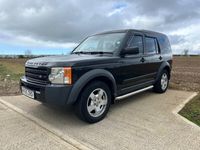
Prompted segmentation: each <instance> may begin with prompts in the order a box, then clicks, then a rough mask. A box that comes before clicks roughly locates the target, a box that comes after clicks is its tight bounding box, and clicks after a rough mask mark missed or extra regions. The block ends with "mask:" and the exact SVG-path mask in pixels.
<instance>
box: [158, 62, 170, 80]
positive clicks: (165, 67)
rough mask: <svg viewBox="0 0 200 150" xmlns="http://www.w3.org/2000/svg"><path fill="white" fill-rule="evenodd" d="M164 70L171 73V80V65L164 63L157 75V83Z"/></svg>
mask: <svg viewBox="0 0 200 150" xmlns="http://www.w3.org/2000/svg"><path fill="white" fill-rule="evenodd" d="M163 70H167V71H168V73H169V79H170V77H171V75H170V74H171V67H170V64H169V63H168V62H163V63H162V64H161V66H160V68H159V70H158V73H157V75H156V80H155V82H157V81H158V79H159V76H160V75H161V73H162V71H163Z"/></svg>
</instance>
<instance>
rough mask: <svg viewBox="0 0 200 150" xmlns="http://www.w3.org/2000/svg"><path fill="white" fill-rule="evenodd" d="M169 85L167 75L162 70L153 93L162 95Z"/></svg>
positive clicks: (165, 71)
mask: <svg viewBox="0 0 200 150" xmlns="http://www.w3.org/2000/svg"><path fill="white" fill-rule="evenodd" d="M168 85H169V73H168V71H167V70H163V71H162V73H161V75H160V77H159V79H158V81H157V82H156V83H155V84H154V91H155V92H157V93H164V92H165V91H166V90H167V88H168Z"/></svg>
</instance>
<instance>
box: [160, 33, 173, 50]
mask: <svg viewBox="0 0 200 150" xmlns="http://www.w3.org/2000/svg"><path fill="white" fill-rule="evenodd" d="M158 41H159V46H160V49H161V53H167V52H171V45H170V43H169V40H168V38H167V36H160V37H159V38H158Z"/></svg>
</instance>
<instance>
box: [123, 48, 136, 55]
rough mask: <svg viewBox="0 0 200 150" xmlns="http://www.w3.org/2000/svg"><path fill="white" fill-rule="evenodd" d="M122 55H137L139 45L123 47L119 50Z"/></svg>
mask: <svg viewBox="0 0 200 150" xmlns="http://www.w3.org/2000/svg"><path fill="white" fill-rule="evenodd" d="M121 54H122V55H137V54H139V47H130V48H125V49H123V50H122V52H121Z"/></svg>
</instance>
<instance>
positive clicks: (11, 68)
mask: <svg viewBox="0 0 200 150" xmlns="http://www.w3.org/2000/svg"><path fill="white" fill-rule="evenodd" d="M23 74H24V65H22V63H19V62H17V61H16V62H15V61H2V60H1V61H0V80H1V81H2V80H13V81H19V78H20V77H21V76H22V75H23Z"/></svg>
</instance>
